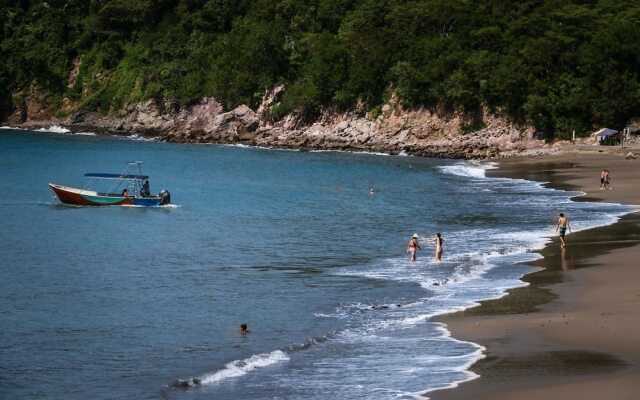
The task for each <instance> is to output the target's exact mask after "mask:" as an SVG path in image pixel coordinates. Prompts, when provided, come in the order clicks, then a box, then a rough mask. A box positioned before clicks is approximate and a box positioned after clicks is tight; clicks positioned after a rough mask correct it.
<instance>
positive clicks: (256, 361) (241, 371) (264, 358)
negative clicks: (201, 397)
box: [199, 350, 289, 385]
mask: <svg viewBox="0 0 640 400" xmlns="http://www.w3.org/2000/svg"><path fill="white" fill-rule="evenodd" d="M288 360H289V356H288V355H287V354H286V353H285V352H284V351H281V350H276V351H273V352H271V353H265V354H256V355H253V356H251V357H249V358H245V359H244V360H235V361H232V362H230V363H227V364H225V366H224V368H223V369H221V370H219V371H216V372H214V373H211V374H205V375H202V376H200V377H199V379H200V383H201V384H203V385H209V384H213V383H218V382H221V381H223V380H225V379H229V378H236V377H239V376H242V375H246V374H247V373H249V372H251V371H253V370H255V369H257V368H264V367H268V366H270V365H273V364H277V363H279V362H283V361H288Z"/></svg>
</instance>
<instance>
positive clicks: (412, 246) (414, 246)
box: [407, 233, 422, 262]
mask: <svg viewBox="0 0 640 400" xmlns="http://www.w3.org/2000/svg"><path fill="white" fill-rule="evenodd" d="M418 250H422V249H421V248H420V244H419V243H418V234H417V233H414V234H413V236H411V240H409V244H408V245H407V253H409V254H411V262H416V252H417V251H418Z"/></svg>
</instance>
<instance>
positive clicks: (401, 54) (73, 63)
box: [0, 0, 640, 138]
mask: <svg viewBox="0 0 640 400" xmlns="http://www.w3.org/2000/svg"><path fill="white" fill-rule="evenodd" d="M7 3H8V2H3V4H2V5H0V16H1V18H0V21H1V22H0V24H1V26H0V28H1V29H0V35H1V36H0V113H1V115H2V118H1V119H2V120H6V118H7V117H8V116H9V115H11V114H12V113H13V117H14V118H15V117H16V115H17V116H18V118H19V119H22V120H24V119H25V118H27V115H26V114H25V111H24V110H25V109H27V108H28V107H27V104H28V103H30V102H36V103H39V108H40V109H41V110H42V113H41V114H40V116H41V117H43V118H46V117H47V116H48V115H49V116H57V117H68V116H70V115H72V114H73V113H74V112H78V111H83V112H86V111H98V112H100V113H101V114H105V115H107V114H110V115H122V114H123V113H126V112H127V107H130V106H132V105H135V104H140V103H141V102H144V101H146V100H149V99H154V100H156V101H158V102H165V101H168V102H171V103H172V104H174V105H175V106H176V107H178V108H181V107H185V106H191V105H195V104H198V103H199V102H201V101H202V99H203V98H208V97H211V98H214V99H216V101H218V102H219V103H220V104H221V105H222V106H223V107H224V109H226V110H231V109H233V108H235V107H237V106H239V105H243V104H244V105H247V106H249V107H250V108H251V109H253V110H256V109H257V107H258V105H259V104H260V102H261V99H262V98H263V96H264V94H265V92H266V91H267V90H270V89H272V88H274V87H276V86H279V85H283V86H282V87H284V88H286V89H285V90H284V91H283V93H282V94H281V97H280V98H278V99H276V100H277V101H275V102H273V103H272V104H271V105H270V106H269V107H270V109H269V113H268V115H269V118H270V119H271V120H273V121H278V120H281V119H282V118H284V117H285V116H288V115H292V114H294V115H296V116H298V118H301V119H303V120H305V121H307V122H313V121H315V120H317V118H318V117H319V116H321V115H322V114H323V112H325V111H326V110H333V111H335V112H343V111H358V112H360V111H361V112H362V113H363V114H364V113H365V112H368V113H369V115H371V116H373V117H374V118H375V117H376V116H378V115H380V114H381V113H382V106H383V105H384V104H386V103H387V102H388V101H389V99H390V98H391V97H394V98H397V100H398V102H399V103H400V104H401V105H402V106H403V107H404V109H408V110H410V109H428V110H431V111H435V112H438V113H440V114H442V113H451V114H452V115H453V114H460V113H462V114H464V115H467V116H469V118H468V120H469V121H470V122H469V123H468V124H467V125H465V126H463V128H464V129H465V130H481V129H482V128H483V127H484V126H485V125H486V121H484V120H483V115H485V114H486V112H485V110H489V112H491V113H499V114H501V115H504V116H506V117H507V118H508V119H509V120H510V121H512V122H514V123H517V124H522V125H526V126H533V127H534V128H535V129H536V130H537V131H538V133H541V134H544V135H545V136H546V137H547V138H553V137H559V138H563V137H564V138H566V137H567V135H570V132H571V131H572V130H575V131H576V132H577V133H578V135H581V134H586V133H588V132H589V131H590V130H592V129H593V127H596V126H611V127H617V128H621V127H623V126H625V125H626V124H628V122H629V121H630V120H631V119H633V118H635V117H638V116H640V76H639V74H640V29H638V27H639V26H640V3H638V2H637V1H632V0H602V1H587V0H585V1H570V0H555V1H553V0H547V1H544V0H525V1H519V2H510V1H504V0H478V1H467V0H386V1H385V0H353V1H348V0H312V1H305V2H300V1H295V0H250V1H249V0H237V1H234V0H180V1H170V0H155V1H152V0H68V1H61V0H48V1H28V0H23V1H15V2H12V5H7ZM16 110H17V113H16Z"/></svg>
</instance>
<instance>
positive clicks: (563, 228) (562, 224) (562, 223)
mask: <svg viewBox="0 0 640 400" xmlns="http://www.w3.org/2000/svg"><path fill="white" fill-rule="evenodd" d="M567 228H569V233H571V225H569V218H567V217H565V216H564V214H563V213H560V214H559V215H558V226H556V232H560V247H564V246H565V243H564V235H565V233H566V232H567Z"/></svg>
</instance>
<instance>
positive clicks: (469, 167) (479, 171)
mask: <svg viewBox="0 0 640 400" xmlns="http://www.w3.org/2000/svg"><path fill="white" fill-rule="evenodd" d="M437 168H438V169H439V170H440V171H442V172H444V173H447V174H451V175H457V176H464V177H470V178H485V177H486V171H487V170H489V169H494V168H496V166H495V164H493V163H479V162H461V163H456V164H453V165H440V166H438V167H437Z"/></svg>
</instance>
